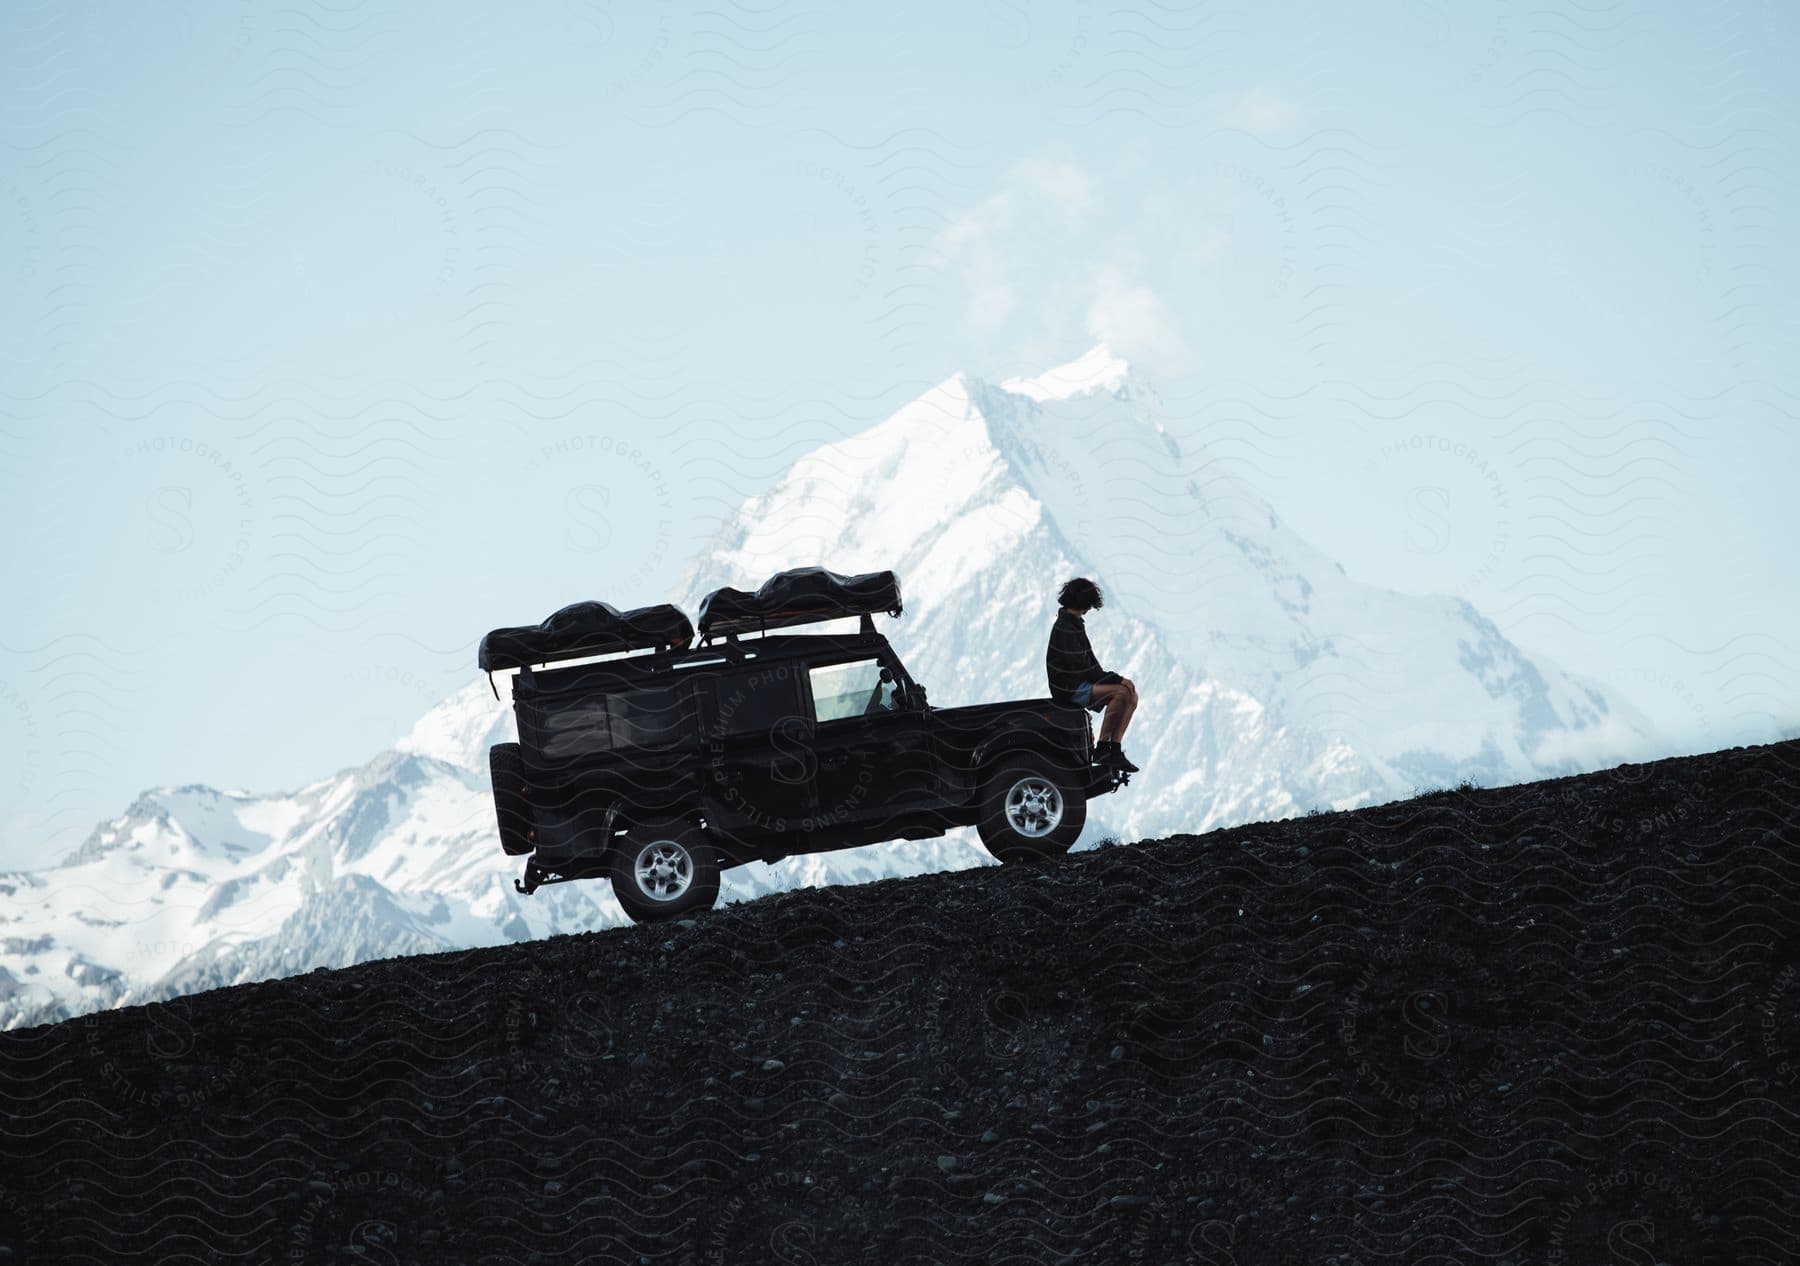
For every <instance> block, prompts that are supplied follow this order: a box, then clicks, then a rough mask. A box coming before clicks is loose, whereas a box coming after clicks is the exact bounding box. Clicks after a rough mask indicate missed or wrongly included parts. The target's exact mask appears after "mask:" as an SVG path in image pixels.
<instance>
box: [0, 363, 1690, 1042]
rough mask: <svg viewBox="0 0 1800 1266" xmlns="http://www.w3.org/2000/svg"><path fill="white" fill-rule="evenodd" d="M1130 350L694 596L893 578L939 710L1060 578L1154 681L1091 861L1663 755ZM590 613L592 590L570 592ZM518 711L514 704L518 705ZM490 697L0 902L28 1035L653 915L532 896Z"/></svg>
mask: <svg viewBox="0 0 1800 1266" xmlns="http://www.w3.org/2000/svg"><path fill="white" fill-rule="evenodd" d="M1160 414H1161V405H1160V403H1159V402H1158V400H1157V398H1156V397H1155V395H1154V393H1153V392H1151V391H1150V390H1149V389H1147V388H1146V387H1144V386H1143V385H1142V384H1141V383H1139V382H1137V381H1136V380H1135V379H1134V378H1133V376H1132V375H1131V373H1130V371H1129V368H1128V367H1127V366H1126V365H1125V364H1124V363H1123V362H1122V361H1120V360H1119V359H1117V358H1116V357H1114V356H1112V355H1111V354H1110V353H1108V352H1107V351H1106V349H1104V348H1097V349H1095V350H1094V351H1092V352H1090V353H1089V354H1088V355H1086V356H1084V357H1082V358H1081V359H1080V360H1078V361H1075V362H1074V363H1072V364H1070V365H1066V366H1063V367H1062V368H1060V369H1057V370H1053V371H1051V372H1049V373H1046V374H1043V375H1041V376H1039V377H1036V378H1029V379H1011V380H1008V381H1005V382H1002V383H1000V384H998V385H994V384H990V383H986V382H983V381H981V380H979V379H976V378H972V377H970V376H968V375H966V374H957V375H955V376H953V377H951V378H949V379H948V380H946V381H945V382H943V383H940V384H939V385H938V386H936V387H934V388H933V389H931V390H930V391H928V392H926V393H925V394H924V395H923V396H921V397H919V398H918V399H917V400H915V401H913V402H912V403H910V404H908V405H907V406H905V407H904V408H902V409H901V410H899V412H897V413H895V414H894V415H893V416H892V417H890V418H888V419H887V420H885V421H883V422H881V423H879V424H877V425H875V426H872V427H870V428H868V429H867V430H865V431H863V432H861V433H859V434H857V435H854V436H852V437H850V438H848V439H845V440H842V441H839V442H836V443H833V444H828V445H825V446H823V447H821V448H819V449H817V450H815V451H813V452H811V453H809V454H808V455H806V456H805V457H803V458H802V459H800V460H799V461H797V462H796V463H794V465H793V466H792V467H791V468H789V470H788V471H787V472H786V473H785V474H784V475H783V476H782V477H781V478H780V480H779V481H778V482H777V484H776V485H775V486H774V487H773V488H771V489H769V490H768V491H767V492H765V493H764V494H762V495H761V496H758V497H755V498H753V499H752V500H750V501H748V502H746V503H745V504H744V505H743V506H742V507H741V508H740V510H739V512H738V513H737V515H736V516H735V517H734V518H733V520H732V521H731V522H730V523H728V524H727V526H726V527H725V528H724V530H723V531H722V532H721V533H720V534H719V536H718V537H717V538H716V539H715V540H714V541H713V543H712V544H711V545H710V546H709V547H708V548H707V549H706V550H705V551H703V552H702V554H701V555H700V556H699V557H698V558H697V559H695V560H694V562H693V564H692V566H691V567H690V568H689V570H688V572H687V574H686V575H685V576H684V578H683V580H682V582H681V584H680V585H679V587H678V592H677V593H675V594H674V595H672V599H673V600H674V601H676V602H677V603H679V604H681V605H682V606H683V607H684V609H686V610H688V611H689V612H690V613H691V612H693V611H695V610H696V609H697V607H698V604H699V599H700V597H701V596H702V595H703V594H704V593H706V592H707V591H709V590H711V589H713V588H716V587H717V586H719V585H723V584H731V585H737V586H754V585H756V584H758V583H760V582H761V581H762V580H763V579H764V578H766V577H767V576H768V575H769V574H770V573H771V572H774V571H778V570H781V569H783V568H787V567H794V566H802V565H807V564H815V563H816V564H822V565H824V566H826V567H829V568H832V569H833V570H837V571H844V572H858V571H870V570H878V569H884V568H892V569H894V570H895V571H896V572H898V573H899V575H900V577H901V582H902V588H903V592H904V595H905V601H906V614H905V615H904V616H903V617H902V618H901V619H900V620H899V621H898V622H889V623H888V626H887V631H888V632H889V634H890V636H891V637H892V638H893V640H894V642H895V645H896V647H897V648H898V650H899V651H900V654H901V656H902V657H903V658H904V659H905V660H906V662H907V664H908V666H909V668H911V670H912V671H913V673H914V675H915V676H916V677H917V678H918V679H919V680H921V681H923V682H924V683H925V684H926V685H927V686H928V687H929V689H930V690H931V697H932V701H933V702H934V703H935V704H938V705H940V706H948V705H955V704H960V703H974V702H981V701H986V700H992V699H1000V698H1031V697H1041V696H1042V695H1043V693H1044V685H1043V644H1044V639H1045V637H1046V636H1047V630H1048V625H1049V620H1050V618H1051V616H1052V615H1053V614H1054V609H1055V604H1054V598H1055V593H1056V590H1057V588H1058V587H1059V586H1060V584H1061V582H1062V581H1063V580H1065V579H1067V578H1068V577H1069V576H1072V575H1076V574H1084V575H1088V576H1092V577H1094V578H1096V579H1097V580H1098V581H1099V582H1100V583H1101V585H1102V586H1103V587H1104V589H1105V591H1106V595H1107V597H1106V605H1105V607H1104V608H1103V609H1102V610H1101V611H1099V612H1097V613H1094V614H1093V615H1090V616H1089V620H1088V624H1089V632H1090V636H1091V637H1092V639H1093V641H1094V643H1095V646H1096V649H1097V651H1098V653H1099V655H1100V657H1101V659H1102V660H1103V662H1105V663H1106V664H1107V666H1108V667H1111V668H1115V669H1117V670H1118V671H1121V672H1123V673H1125V674H1126V675H1128V676H1130V677H1132V678H1133V679H1135V680H1136V681H1137V682H1138V685H1139V690H1140V693H1141V695H1142V697H1143V704H1142V706H1141V708H1140V711H1139V714H1138V718H1137V720H1136V721H1135V722H1134V725H1133V728H1132V731H1131V733H1130V735H1129V736H1128V741H1127V744H1126V746H1127V750H1128V751H1130V752H1131V754H1132V756H1133V759H1135V760H1136V761H1137V762H1138V763H1139V764H1140V765H1142V766H1143V767H1144V772H1143V773H1142V774H1141V775H1139V776H1138V777H1137V778H1136V780H1135V781H1134V783H1133V785H1132V786H1131V787H1130V788H1128V789H1127V790H1126V791H1124V792H1122V793H1121V794H1119V795H1117V796H1113V797H1109V798H1108V799H1107V800H1105V801H1102V802H1097V803H1096V805H1095V806H1094V811H1093V812H1092V813H1091V815H1090V823H1089V828H1088V831H1087V834H1086V836H1085V837H1084V838H1085V839H1086V840H1088V841H1092V840H1094V839H1098V838H1100V837H1102V836H1104V835H1109V834H1110V835H1118V836H1121V837H1124V838H1136V837H1141V836H1146V835H1151V834H1159V833H1167V832H1171V831H1176V830H1187V831H1199V830H1205V829H1209V828H1212V827H1215V826H1218V825H1221V824H1226V823H1231V822H1240V821H1246V820H1253V819H1257V818H1264V817H1279V816H1286V815H1290V814H1292V813H1295V812H1297V811H1300V810H1304V809H1306V808H1309V807H1312V806H1315V805H1317V806H1329V807H1336V808H1345V807H1351V806H1354V805H1358V804H1364V803H1369V802H1372V801H1377V800H1382V799H1389V798H1393V797H1395V796H1403V795H1407V794H1410V793H1411V792H1412V790H1413V789H1414V788H1415V787H1418V786H1421V785H1432V786H1437V785H1444V784H1448V783H1452V782H1455V781H1458V780H1460V779H1462V778H1465V777H1466V778H1471V779H1473V780H1475V781H1477V782H1479V783H1483V784H1486V785H1495V784H1498V783H1504V782H1515V781H1522V780H1526V779H1531V778H1538V777H1544V776H1550V775H1555V774H1561V773H1571V772H1576V771H1578V770H1580V769H1586V768H1598V767H1602V766H1605V765H1609V764H1613V763H1616V762H1618V761H1620V760H1625V759H1634V758H1638V757H1641V756H1643V755H1645V754H1647V753H1648V752H1649V751H1650V750H1652V749H1653V746H1654V735H1653V734H1652V732H1651V729H1650V727H1649V725H1648V723H1647V722H1645V721H1644V720H1643V719H1642V718H1641V717H1640V716H1639V715H1638V714H1637V713H1636V712H1635V711H1634V710H1633V709H1632V708H1631V707H1630V706H1629V705H1628V704H1627V703H1625V702H1624V701H1623V700H1621V699H1620V698H1618V697H1617V696H1616V695H1614V694H1612V693H1611V692H1610V691H1608V690H1606V689H1604V688H1602V687H1600V686H1598V685H1595V684H1593V683H1589V682H1584V681H1580V680H1577V679H1575V678H1573V677H1571V676H1569V675H1568V674H1565V673H1563V672H1562V671H1560V670H1559V669H1557V668H1556V667H1555V666H1553V665H1551V664H1548V663H1546V662H1544V661H1543V660H1541V659H1536V658H1533V657H1531V656H1528V655H1526V654H1524V653H1522V652H1521V651H1520V650H1519V649H1518V648H1516V647H1514V646H1513V645H1512V644H1510V643H1509V642H1508V641H1507V640H1506V639H1505V637H1503V636H1502V635H1501V634H1500V632H1499V630H1498V629H1497V628H1495V626H1494V625H1493V624H1492V623H1491V622H1490V621H1488V620H1487V619H1485V618H1483V617H1482V616H1481V614H1480V613H1479V612H1477V611H1476V610H1474V609H1473V608H1472V607H1471V606H1470V605H1469V604H1468V603H1466V602H1463V601H1461V600H1459V599H1455V598H1449V597H1431V596H1409V595H1403V594H1398V593H1394V592H1391V591H1387V590H1382V589H1377V588H1374V587H1371V586H1368V585H1364V584H1360V583H1358V582H1356V581H1354V580H1353V579H1351V578H1350V577H1348V576H1346V575H1345V574H1344V571H1343V569H1342V568H1341V567H1339V566H1338V565H1337V564H1335V563H1334V562H1332V561H1331V560H1330V559H1328V558H1326V557H1325V556H1324V555H1323V554H1321V553H1320V552H1319V551H1318V550H1316V549H1315V548H1313V547H1312V546H1311V545H1310V544H1308V543H1307V542H1305V541H1303V540H1301V539H1300V538H1299V537H1298V536H1296V535H1295V534H1294V533H1293V532H1291V531H1290V530H1289V529H1288V528H1287V527H1286V526H1285V525H1283V523H1282V522H1281V519H1280V517H1279V515H1278V514H1277V513H1276V512H1275V510H1274V509H1273V508H1272V507H1270V506H1269V505H1268V504H1267V503H1266V502H1265V501H1263V500H1262V499H1261V498H1260V497H1259V496H1258V495H1257V494H1256V492H1255V491H1254V490H1253V489H1251V488H1249V487H1247V486H1245V485H1243V484H1242V483H1241V482H1240V481H1238V480H1236V479H1234V478H1231V477H1230V476H1228V475H1225V474H1222V473H1220V471H1219V470H1218V469H1217V467H1216V466H1214V465H1212V464H1211V463H1209V462H1208V461H1207V459H1206V456H1205V454H1204V453H1197V452H1189V451H1184V449H1183V448H1182V446H1181V445H1180V444H1179V443H1177V442H1176V440H1175V439H1174V438H1173V437H1172V436H1171V435H1170V434H1169V432H1168V431H1167V430H1166V429H1165V428H1164V427H1163V426H1162V425H1161V423H1160V421H1159V417H1160ZM580 596H587V595H571V599H573V598H575V597H580ZM502 694H503V695H504V691H502ZM511 736H512V718H511V713H510V709H509V708H508V707H507V706H506V704H505V703H504V702H496V700H495V699H494V696H493V694H492V693H491V692H490V689H489V686H488V683H487V682H486V680H485V679H477V680H475V681H473V682H471V684H470V685H469V686H468V687H466V688H465V689H463V690H461V691H459V692H457V693H456V694H455V695H453V696H451V697H450V698H449V699H447V700H445V701H444V702H443V703H442V704H440V705H439V706H437V707H436V708H434V709H432V710H431V711H430V712H429V713H427V714H426V715H425V716H424V717H423V718H421V719H420V721H419V722H418V724H417V725H416V726H415V727H414V728H413V730H412V731H411V733H410V734H408V735H407V736H406V738H404V739H403V740H401V741H400V743H399V744H397V745H396V747H395V748H394V749H393V750H391V751H388V752H384V753H382V754H381V755H379V756H377V757H376V758H375V759H374V760H372V761H370V762H368V763H367V764H365V765H363V766H360V767H357V768H352V769H346V770H342V771H340V772H338V773H336V774H334V775H332V776H330V777H328V778H324V779H321V780H319V781H317V782H315V783H312V784H309V785H307V786H305V787H302V788H301V789H299V790H298V791H294V792H291V793H281V794H272V795H264V796H253V795H246V794H242V793H228V792H219V791H214V790H212V789H210V788H207V787H202V786H189V787H180V788H159V789H156V790H154V791H150V792H146V793H145V794H144V795H143V796H141V797H140V798H139V799H138V801H137V802H136V803H135V804H133V805H132V806H131V807H130V808H129V809H128V810H126V812H125V813H123V814H122V815H120V816H119V817H117V818H115V819H113V820H111V821H109V822H106V823H103V824H102V825H101V826H100V827H99V828H97V829H96V831H95V832H94V834H93V835H92V836H91V837H90V838H89V839H88V841H87V842H86V843H84V844H83V845H82V846H81V848H79V849H78V850H76V851H75V852H74V853H72V854H71V855H70V856H69V857H67V858H66V859H65V860H64V861H63V862H62V863H61V864H60V865H59V866H57V867H55V868H52V869H49V870H43V871H33V872H13V873H10V874H4V875H0V895H3V896H5V897H6V898H7V900H6V902H5V903H4V910H3V912H0V1025H5V1026H7V1027H12V1026H16V1025H19V1024H25V1023H36V1022H40V1021H43V1020H49V1019H55V1018H59V1017H62V1016H66V1015H73V1014H80V1013H82V1012H85V1011H89V1010H93V1009H96V1008H100V1007H106V1006H112V1005H119V1004H126V1003H134V1002H143V1001H148V1000H152V999H155V998H161V997H167V996H172V995H174V994H179V993H184V992H189V991H192V990H196V989H204V988H210V987H213V986H217V985H223V984H230V983H235V982H238V981H245V980H255V979H261V978H266V977H270V976H279V975H287V974H291V973H294V972H299V971H305V970H309V969H310V968H312V967H315V966H342V965H347V964H349V963H352V962H358V961H362V960H364V959H367V958H374V957H381V956H385V955H392V954H401V953H411V952H419V951H426V950H440V949H449V948H457V947H462V946H470V945H478V944H493V943H497V942H500V941H506V940H522V939H527V938H532V937H541V936H546V935H552V934H555V933H559V932H572V931H584V930H589V929H593V928H596V927H603V926H608V925H611V924H615V923H619V922H623V914H622V913H621V912H620V910H619V909H618V907H617V905H616V903H615V902H614V901H613V899H612V896H611V893H610V891H609V890H608V888H607V886H606V885H605V884H604V883H600V882H590V883H579V884H569V885H562V886H556V887H550V888H545V889H541V890H540V891H539V892H538V893H537V894H536V895H534V896H532V897H530V898H522V897H520V896H519V895H517V894H516V893H515V892H514V891H513V888H512V883H511V881H512V878H513V876H514V875H515V874H516V873H517V872H518V869H519V866H518V863H517V862H516V861H515V860H513V859H511V858H508V857H506V856H505V855H504V854H503V853H501V851H500V849H499V846H498V843H497V841H496V840H495V837H494V826H493V813H492V805H491V802H490V800H489V799H488V787H487V776H486V768H487V748H488V746H489V745H490V744H491V743H494V742H499V741H503V740H505V739H507V738H509V737H511ZM988 861H989V859H988V857H987V855H986V853H985V852H984V851H983V850H982V849H981V848H980V846H979V845H978V844H977V843H976V842H975V841H974V840H973V838H972V833H970V832H956V833H953V834H952V835H949V836H946V837H944V838H942V839H939V840H923V841H916V842H911V843H903V844H891V845H877V846H872V847H870V848H865V849H855V850H849V851H846V852H840V853H831V854H825V855H822V856H817V857H796V858H790V859H787V860H786V861H783V862H781V863H779V864H777V865H775V866H762V865H760V864H753V865H751V866H747V867H743V868H740V869H738V870H735V871H732V872H730V873H729V874H728V875H727V877H726V883H725V891H724V899H726V900H732V899H741V898H743V897H747V896H754V895H758V894H760V893H763V892H767V891H771V890H774V889H778V888H786V887H793V886H798V885H802V884H819V883H836V882H859V881H863V880H867V879H873V878H880V877H885V876H890V875H904V874H916V873H920V872H922V871H926V870H941V869H949V868H956V867H964V866H971V865H979V864H983V863H986V862H988Z"/></svg>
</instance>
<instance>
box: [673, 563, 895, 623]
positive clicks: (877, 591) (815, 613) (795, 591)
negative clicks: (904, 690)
mask: <svg viewBox="0 0 1800 1266" xmlns="http://www.w3.org/2000/svg"><path fill="white" fill-rule="evenodd" d="M900 610H901V607H900V581H899V580H898V579H897V578H896V577H895V576H894V573H893V572H891V571H871V572H864V573H863V574H861V575H858V576H842V575H839V574H838V573H837V572H834V571H826V570H825V569H824V568H823V567H796V568H794V569H793V570H792V571H783V572H777V573H776V574H775V575H773V576H771V577H769V578H768V579H767V580H765V581H764V582H763V583H762V585H761V586H760V587H759V588H758V589H757V591H756V592H755V593H746V592H745V591H744V590H742V589H731V588H724V589H715V590H713V591H712V592H711V593H709V594H707V595H706V600H705V601H703V602H702V603H701V604H700V618H699V626H700V636H702V637H714V636H720V635H723V634H726V633H744V632H750V631H753V630H763V629H779V628H788V627H791V626H792V625H796V624H812V623H814V622H816V621H819V620H836V619H841V618H842V617H844V616H851V615H871V614H873V613H875V612H877V611H885V612H887V613H888V614H889V615H899V614H900Z"/></svg>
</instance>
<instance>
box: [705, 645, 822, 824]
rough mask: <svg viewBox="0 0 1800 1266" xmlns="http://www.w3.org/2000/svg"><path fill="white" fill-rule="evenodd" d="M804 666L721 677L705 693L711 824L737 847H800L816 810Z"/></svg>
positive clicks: (707, 808) (743, 671)
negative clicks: (781, 841)
mask: <svg viewBox="0 0 1800 1266" xmlns="http://www.w3.org/2000/svg"><path fill="white" fill-rule="evenodd" d="M805 675H806V669H805V668H804V666H802V665H800V664H771V665H767V666H765V667H761V668H756V667H749V668H741V669H735V670H733V671H731V672H726V673H720V674H719V675H718V676H716V677H715V678H713V680H712V681H711V682H710V683H706V684H705V685H703V686H702V688H701V690H700V696H701V699H702V713H701V726H702V740H703V741H702V744H701V747H702V751H701V760H702V761H703V762H704V765H705V770H704V776H703V779H702V786H704V787H705V788H706V797H705V805H704V812H705V814H706V822H707V826H708V827H709V828H710V829H711V830H713V831H716V832H718V833H719V834H720V835H722V836H725V837H727V838H728V839H732V840H736V841H738V842H740V843H760V842H765V841H768V840H770V839H773V838H776V837H783V836H785V837H787V838H788V839H789V840H790V841H791V842H795V843H801V842H803V839H802V838H801V837H804V835H805V833H806V831H807V828H808V826H809V825H810V822H811V819H812V817H813V815H814V813H815V812H816V805H817V789H816V786H815V781H816V776H817V767H816V763H815V759H814V755H813V742H812V717H811V715H810V712H809V710H808V708H807V707H806V705H805V702H804V699H803V694H802V691H801V683H802V681H803V680H804V678H805Z"/></svg>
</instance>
